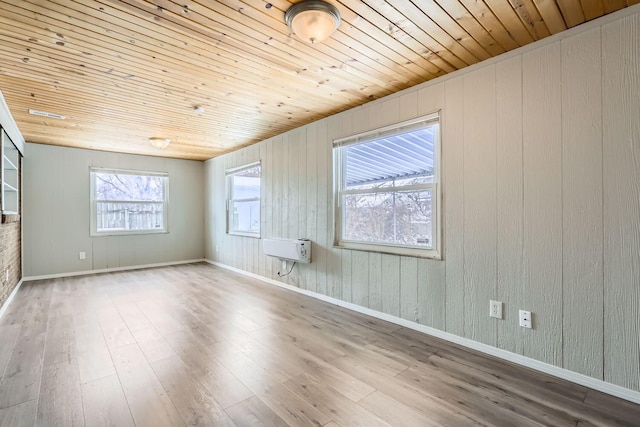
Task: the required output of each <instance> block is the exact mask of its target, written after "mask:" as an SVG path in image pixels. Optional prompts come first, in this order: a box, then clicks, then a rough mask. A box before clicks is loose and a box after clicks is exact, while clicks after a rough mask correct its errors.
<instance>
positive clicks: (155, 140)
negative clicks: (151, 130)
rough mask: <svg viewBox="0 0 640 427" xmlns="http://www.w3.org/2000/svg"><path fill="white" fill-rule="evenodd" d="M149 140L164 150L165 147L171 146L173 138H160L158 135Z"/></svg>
mask: <svg viewBox="0 0 640 427" xmlns="http://www.w3.org/2000/svg"><path fill="white" fill-rule="evenodd" d="M149 142H150V143H151V145H153V146H154V147H156V148H157V149H159V150H162V149H163V148H167V147H168V146H169V144H171V140H170V139H168V138H158V137H152V138H149Z"/></svg>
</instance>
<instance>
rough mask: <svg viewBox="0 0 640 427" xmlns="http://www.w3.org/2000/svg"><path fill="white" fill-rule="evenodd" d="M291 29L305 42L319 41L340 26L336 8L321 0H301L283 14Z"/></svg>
mask: <svg viewBox="0 0 640 427" xmlns="http://www.w3.org/2000/svg"><path fill="white" fill-rule="evenodd" d="M284 17H285V21H286V23H287V25H288V26H289V28H290V29H291V31H292V32H293V33H294V34H295V35H296V36H298V37H299V38H300V39H301V40H303V41H305V42H307V43H320V42H323V41H324V40H326V39H327V38H329V36H330V35H331V34H333V32H334V31H335V30H336V29H337V28H338V26H340V12H339V11H338V9H337V8H336V7H335V6H334V5H332V4H330V3H327V2H325V1H322V0H303V1H301V2H300V3H296V4H294V5H293V6H291V7H290V8H289V9H288V10H287V12H286V13H285V15H284Z"/></svg>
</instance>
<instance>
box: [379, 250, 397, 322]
mask: <svg viewBox="0 0 640 427" xmlns="http://www.w3.org/2000/svg"><path fill="white" fill-rule="evenodd" d="M381 264H382V278H381V280H382V291H381V292H382V296H381V298H382V312H383V313H387V314H391V315H392V316H400V257H399V256H397V255H387V254H382V262H381Z"/></svg>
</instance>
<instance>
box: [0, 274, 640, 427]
mask: <svg viewBox="0 0 640 427" xmlns="http://www.w3.org/2000/svg"><path fill="white" fill-rule="evenodd" d="M0 342H1V343H2V345H0V369H2V371H3V376H2V378H1V379H0V427H4V426H21V425H29V426H34V425H36V423H38V425H87V426H109V425H115V426H124V427H128V426H134V425H136V426H154V427H155V426H180V425H222V426H234V425H237V426H261V425H262V426H301V425H311V426H327V427H340V426H344V427H347V426H358V425H363V426H367V427H371V426H387V425H394V426H395V425H412V426H413V425H419V426H429V425H445V426H467V425H483V426H503V425H504V426H506V425H517V426H529V425H531V426H533V425H538V426H539V425H553V426H571V427H573V426H576V425H578V426H585V427H586V426H594V425H595V426H638V425H640V424H639V423H638V420H640V405H635V404H633V403H630V402H626V401H622V400H620V399H617V398H614V397H611V396H608V395H604V394H602V393H599V392H596V391H593V390H589V389H587V388H586V387H582V386H579V385H576V384H572V383H569V382H567V381H563V380H560V379H558V378H555V377H551V376H549V375H545V374H542V373H539V372H535V371H532V370H529V369H526V368H523V367H520V366H517V365H514V364H511V363H508V362H504V361H502V360H499V359H497V358H493V357H490V356H487V355H483V354H480V353H477V352H474V351H471V350H468V349H465V348H462V347H460V346H457V345H454V344H451V343H448V342H445V341H442V340H439V339H437V338H434V337H432V336H428V335H425V334H422V333H419V332H416V331H413V330H410V329H407V328H404V327H398V326H397V325H394V324H391V323H388V322H384V321H381V320H378V319H371V318H369V317H367V316H365V315H362V314H359V313H352V312H350V311H348V310H345V309H343V308H337V307H335V306H332V305H331V304H328V303H325V302H322V301H318V300H315V299H311V298H309V297H306V296H303V295H299V294H296V293H293V292H288V291H285V290H282V289H280V288H277V287H272V286H266V285H264V283H262V282H259V281H257V280H254V279H252V278H248V277H245V276H240V275H237V274H236V273H233V272H230V271H227V270H223V269H220V268H217V267H212V266H210V265H207V264H203V263H198V264H190V265H182V266H173V267H166V268H165V267H163V268H154V269H145V270H139V271H130V272H121V273H109V274H100V275H88V276H81V277H72V278H65V279H52V280H43V281H38V282H29V283H25V284H24V285H23V286H22V288H21V289H20V290H19V291H18V292H17V294H16V296H15V299H14V302H13V303H12V304H11V306H10V307H9V309H8V311H7V315H5V316H4V317H3V319H2V320H1V321H0Z"/></svg>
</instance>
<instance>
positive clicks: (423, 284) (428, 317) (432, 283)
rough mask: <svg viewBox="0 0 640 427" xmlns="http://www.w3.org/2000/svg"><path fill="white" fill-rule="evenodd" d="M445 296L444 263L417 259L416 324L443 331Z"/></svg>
mask: <svg viewBox="0 0 640 427" xmlns="http://www.w3.org/2000/svg"><path fill="white" fill-rule="evenodd" d="M445 295H446V288H445V268H444V263H443V262H442V261H434V260H427V259H418V323H420V324H422V325H427V326H431V327H433V328H437V329H444V312H445V307H444V302H445Z"/></svg>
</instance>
